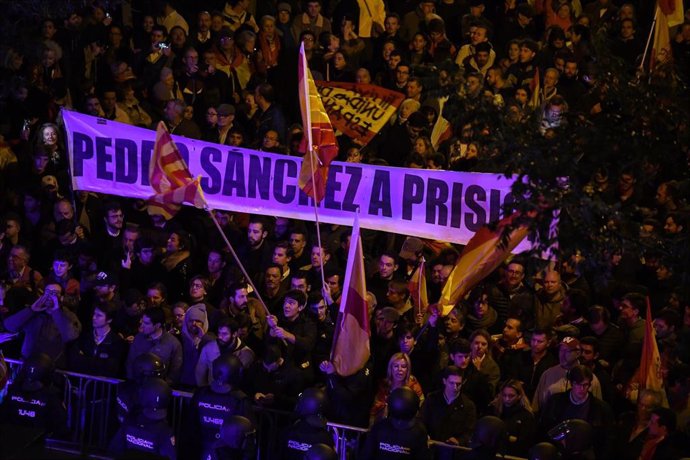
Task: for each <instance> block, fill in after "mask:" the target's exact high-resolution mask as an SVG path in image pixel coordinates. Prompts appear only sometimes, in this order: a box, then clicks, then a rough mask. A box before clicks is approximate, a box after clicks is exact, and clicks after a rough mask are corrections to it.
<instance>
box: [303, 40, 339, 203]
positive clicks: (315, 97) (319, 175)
mask: <svg viewBox="0 0 690 460" xmlns="http://www.w3.org/2000/svg"><path fill="white" fill-rule="evenodd" d="M299 96H300V97H299V99H300V109H301V112H302V123H303V125H304V133H305V137H304V139H303V141H302V142H303V145H306V146H305V147H304V152H305V153H304V158H303V161H302V168H301V170H300V174H299V185H300V188H301V189H302V190H304V193H306V194H307V195H309V196H313V197H314V199H315V200H316V202H317V203H318V202H320V201H321V200H322V199H323V197H324V196H325V195H326V179H327V178H328V166H329V165H330V164H331V162H332V161H333V160H334V159H335V157H336V156H337V155H338V144H337V142H336V140H335V133H334V132H333V127H332V126H331V122H330V120H329V119H328V114H326V110H325V109H324V108H323V103H322V102H321V98H320V97H319V92H318V91H317V90H316V85H315V84H314V79H313V78H312V76H311V71H310V70H309V67H308V65H307V57H306V56H305V54H304V44H302V47H301V48H300V55H299ZM305 141H306V142H305Z"/></svg>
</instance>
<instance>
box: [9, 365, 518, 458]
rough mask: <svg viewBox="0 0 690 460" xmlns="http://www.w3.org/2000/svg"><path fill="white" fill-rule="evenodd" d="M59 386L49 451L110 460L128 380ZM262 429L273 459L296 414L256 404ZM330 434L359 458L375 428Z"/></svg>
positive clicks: (184, 398) (338, 427)
mask: <svg viewBox="0 0 690 460" xmlns="http://www.w3.org/2000/svg"><path fill="white" fill-rule="evenodd" d="M6 361H7V364H8V367H9V370H10V380H9V382H8V383H11V382H12V380H14V378H15V377H16V375H17V374H18V372H19V369H20V368H21V365H22V362H21V361H19V360H15V359H6ZM56 374H57V375H58V376H59V379H60V380H59V381H58V382H56V383H57V384H58V385H60V386H62V387H63V397H64V403H65V407H66V408H67V414H68V417H67V424H68V429H69V432H70V433H71V435H70V439H69V440H68V441H67V442H64V441H58V440H46V447H47V448H50V449H54V450H60V451H64V452H70V453H74V454H78V455H88V456H89V457H90V458H107V456H104V455H106V454H105V452H106V448H107V447H108V443H109V441H110V439H111V438H112V437H113V435H114V434H115V432H116V430H117V428H118V427H119V423H118V421H117V417H116V407H115V404H116V403H115V397H116V395H117V394H116V393H117V386H118V384H120V383H122V382H123V381H124V380H121V379H115V378H109V377H98V376H93V375H87V374H79V373H76V372H69V371H64V370H57V371H56ZM191 398H192V393H190V392H188V391H182V390H173V401H172V408H171V416H170V421H171V423H172V427H173V430H174V432H175V436H176V437H178V438H179V436H180V435H181V434H183V433H182V429H183V423H182V422H183V420H184V417H185V414H186V412H187V410H188V409H189V404H190V402H191ZM255 409H256V413H257V417H258V424H259V429H258V430H257V436H258V438H257V446H258V454H257V459H259V460H264V459H269V458H270V456H271V453H272V452H275V450H276V449H277V448H278V444H277V443H278V441H279V437H278V434H279V433H280V429H281V428H282V427H284V426H287V425H288V424H289V423H290V422H291V421H292V420H293V419H294V418H293V414H292V413H290V412H285V411H279V410H274V409H266V408H263V407H260V406H256V407H255ZM328 430H329V431H330V432H331V433H332V434H333V439H334V442H335V447H336V451H337V452H338V457H339V459H340V460H358V454H359V448H360V445H361V441H362V440H363V438H364V436H366V434H367V432H368V431H369V430H367V429H365V428H360V427H356V426H350V425H343V424H340V423H333V422H329V423H328ZM431 446H432V449H436V448H443V449H444V450H447V449H452V450H454V451H458V453H462V452H467V451H469V450H470V449H468V448H467V447H462V446H455V445H452V444H446V443H443V442H440V441H433V440H432V441H431ZM503 458H505V459H507V460H525V459H523V458H521V457H512V456H508V455H506V456H505V457H503Z"/></svg>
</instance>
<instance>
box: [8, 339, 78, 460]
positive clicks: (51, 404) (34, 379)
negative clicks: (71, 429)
mask: <svg viewBox="0 0 690 460" xmlns="http://www.w3.org/2000/svg"><path fill="white" fill-rule="evenodd" d="M53 372H54V365H53V360H52V359H51V358H50V356H48V355H47V354H45V353H35V354H33V355H31V356H29V357H28V358H27V359H26V360H25V361H24V365H23V366H22V369H21V372H20V374H19V376H18V378H17V380H15V381H14V382H13V383H12V385H10V387H9V388H8V390H7V395H6V396H5V399H4V403H3V405H2V408H1V409H2V410H0V423H2V426H0V433H2V438H0V442H1V443H2V446H3V451H4V452H3V454H2V455H8V457H9V454H10V448H11V447H16V448H17V449H21V448H22V447H23V445H24V444H25V443H23V442H22V441H23V440H26V443H28V442H29V441H31V440H34V439H36V438H37V437H39V436H41V435H42V434H51V433H52V435H53V436H62V435H65V434H66V427H67V412H66V410H65V407H64V406H63V404H62V400H61V398H60V394H59V392H58V391H57V390H55V389H54V388H53V387H52V386H51V381H52V378H53ZM2 455H0V457H1V456H2Z"/></svg>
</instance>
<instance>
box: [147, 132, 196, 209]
mask: <svg viewBox="0 0 690 460" xmlns="http://www.w3.org/2000/svg"><path fill="white" fill-rule="evenodd" d="M149 180H150V183H151V187H153V189H154V190H155V191H156V194H155V195H154V196H152V197H151V198H150V201H149V214H151V215H162V216H163V217H165V218H166V219H170V218H172V217H173V216H174V215H175V214H177V212H178V211H179V210H180V207H181V206H182V203H190V204H193V205H194V206H196V207H197V208H203V207H205V206H206V200H205V198H204V193H203V192H202V191H201V187H200V185H199V180H200V179H199V178H196V179H194V178H192V175H191V173H190V172H189V169H188V168H187V163H185V161H184V159H183V158H182V156H181V155H180V151H179V150H178V149H177V147H176V146H175V142H174V141H173V140H172V137H170V133H169V132H168V129H167V128H166V127H165V123H163V122H162V121H161V122H160V123H158V129H157V131H156V145H155V147H154V149H153V157H152V158H151V163H150V165H149Z"/></svg>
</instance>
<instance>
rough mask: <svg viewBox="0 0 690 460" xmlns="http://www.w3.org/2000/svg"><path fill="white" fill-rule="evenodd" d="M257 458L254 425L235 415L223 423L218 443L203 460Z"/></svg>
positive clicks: (245, 418) (246, 419)
mask: <svg viewBox="0 0 690 460" xmlns="http://www.w3.org/2000/svg"><path fill="white" fill-rule="evenodd" d="M256 458H257V457H256V430H255V429H254V424H253V423H252V422H251V421H250V420H249V419H248V418H247V417H242V416H241V415H233V416H231V417H228V419H227V420H226V421H225V423H223V426H222V427H221V428H220V436H219V439H218V441H216V442H215V444H214V446H213V448H212V449H211V451H210V452H209V454H208V455H207V456H206V457H204V459H203V460H254V459H256Z"/></svg>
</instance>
